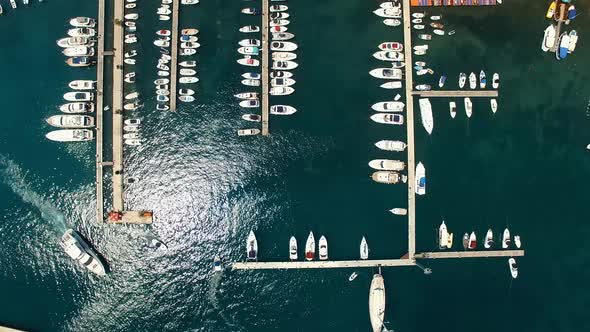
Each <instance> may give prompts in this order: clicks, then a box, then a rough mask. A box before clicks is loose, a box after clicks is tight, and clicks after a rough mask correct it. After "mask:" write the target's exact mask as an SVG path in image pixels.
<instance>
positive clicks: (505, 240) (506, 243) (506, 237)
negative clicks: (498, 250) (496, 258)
mask: <svg viewBox="0 0 590 332" xmlns="http://www.w3.org/2000/svg"><path fill="white" fill-rule="evenodd" d="M508 247H510V231H509V230H508V228H505V229H504V233H502V249H508Z"/></svg>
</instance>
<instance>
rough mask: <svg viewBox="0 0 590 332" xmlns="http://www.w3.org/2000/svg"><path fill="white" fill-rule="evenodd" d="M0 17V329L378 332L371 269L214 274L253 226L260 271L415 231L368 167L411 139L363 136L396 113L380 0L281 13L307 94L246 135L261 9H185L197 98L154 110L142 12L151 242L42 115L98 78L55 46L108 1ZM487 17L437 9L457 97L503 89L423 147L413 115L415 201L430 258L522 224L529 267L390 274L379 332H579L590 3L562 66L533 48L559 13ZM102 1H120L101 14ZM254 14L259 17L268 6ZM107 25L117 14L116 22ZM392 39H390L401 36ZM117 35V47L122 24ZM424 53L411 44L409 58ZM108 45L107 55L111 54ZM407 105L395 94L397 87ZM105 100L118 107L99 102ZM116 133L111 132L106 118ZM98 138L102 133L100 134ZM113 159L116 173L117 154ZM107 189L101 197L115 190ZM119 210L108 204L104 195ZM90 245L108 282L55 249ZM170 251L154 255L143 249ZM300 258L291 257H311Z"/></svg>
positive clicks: (132, 196)
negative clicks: (381, 107) (309, 253)
mask: <svg viewBox="0 0 590 332" xmlns="http://www.w3.org/2000/svg"><path fill="white" fill-rule="evenodd" d="M31 2H32V3H31V5H30V6H29V7H28V8H27V7H25V6H22V5H21V6H20V7H19V9H18V10H17V11H16V12H13V11H12V10H11V9H10V8H9V6H8V2H7V1H3V2H2V5H3V6H4V9H5V14H4V15H3V16H2V17H0V31H2V33H1V34H0V42H1V44H2V50H1V51H0V63H2V80H1V81H0V87H1V89H0V91H1V95H2V98H0V110H2V114H3V117H2V121H0V126H1V127H0V198H1V199H0V209H1V211H0V216H1V217H0V218H1V219H0V239H1V240H2V246H1V248H2V249H1V250H0V266H1V268H0V324H1V325H8V326H12V327H17V328H21V329H25V330H29V331H293V332H294V331H369V330H370V323H369V317H368V303H367V302H368V301H367V300H368V289H369V284H370V280H371V276H372V273H373V272H375V271H371V270H369V269H367V270H358V272H359V274H360V276H359V278H357V280H355V281H354V282H352V283H349V282H348V275H349V274H350V273H351V272H352V271H351V270H318V271H265V272H253V271H244V272H231V271H229V270H226V271H224V272H223V274H222V275H217V276H215V275H213V273H212V271H211V270H212V269H211V267H212V266H211V265H212V264H211V260H212V257H213V256H214V255H215V254H220V255H221V256H222V257H223V259H224V260H225V261H236V260H238V261H239V260H243V259H244V241H245V238H246V235H247V233H248V232H249V230H250V229H255V230H256V234H257V236H258V240H259V247H260V255H259V258H260V260H262V261H270V260H286V259H287V244H288V239H289V237H290V236H291V235H295V236H296V237H297V238H298V240H299V244H300V247H302V246H303V243H304V240H305V237H306V236H307V234H308V232H309V231H310V230H312V231H314V233H315V234H316V236H319V235H321V234H324V235H326V237H327V238H328V241H329V243H330V256H331V258H332V259H354V258H356V257H358V244H359V242H360V239H361V237H362V236H363V235H364V236H366V238H367V240H368V242H369V246H370V248H371V256H372V257H374V258H391V257H394V258H395V257H400V256H402V255H403V254H405V252H406V249H405V248H407V235H406V231H407V224H406V222H405V221H404V219H403V218H399V217H395V216H393V215H391V214H390V213H389V212H387V210H388V209H390V208H393V207H401V206H404V205H405V203H404V202H405V201H406V199H407V192H406V188H405V187H403V186H401V185H398V186H386V185H380V184H376V183H373V182H372V181H371V180H370V179H369V174H370V170H369V168H368V166H367V162H368V161H369V160H370V159H374V158H384V157H390V156H393V155H392V154H389V153H385V152H382V151H378V150H377V149H376V148H375V147H374V146H373V143H374V142H376V141H378V140H380V139H405V127H400V128H398V127H389V126H384V125H378V124H376V123H373V122H372V121H370V120H369V115H370V114H371V112H370V111H369V109H370V105H371V104H373V103H375V102H377V101H384V100H388V99H391V98H392V93H391V91H387V90H383V89H380V88H379V87H378V82H377V80H376V79H373V78H371V77H370V76H369V75H368V74H367V73H368V71H369V70H370V69H372V68H375V67H379V66H382V64H380V63H379V62H378V61H377V60H375V59H373V58H372V57H371V54H372V53H373V52H375V51H376V48H375V46H376V45H377V44H378V43H379V42H381V41H385V40H390V41H398V40H401V30H400V29H399V28H398V29H397V30H396V29H393V30H392V29H391V28H387V27H385V26H384V25H383V24H382V23H381V22H380V21H381V20H380V19H379V18H377V17H376V16H374V15H373V14H372V13H371V11H372V10H373V9H375V8H376V7H377V2H376V1H336V0H325V1H295V0H293V1H290V2H289V3H288V5H289V6H290V14H291V18H289V20H291V22H292V23H291V25H289V31H290V32H294V33H295V34H296V36H297V38H296V42H297V43H298V44H299V46H300V50H299V51H298V56H299V58H298V60H297V62H298V63H299V68H298V69H297V70H295V79H296V80H297V85H296V93H295V94H294V95H292V96H289V97H283V98H280V99H279V98H273V99H272V100H271V101H272V102H273V103H287V104H291V105H293V106H295V107H297V108H298V110H299V111H298V112H297V113H296V114H295V115H293V116H291V117H283V118H276V117H273V118H272V119H271V123H270V128H271V133H272V134H271V136H270V137H268V138H264V137H247V138H238V137H236V135H235V131H236V129H238V128H242V127H246V126H247V124H245V123H243V121H242V120H241V119H240V115H241V114H242V113H243V112H242V110H240V109H239V107H237V103H236V101H235V100H234V98H233V94H234V93H237V92H239V91H244V89H243V88H242V87H241V86H240V83H239V80H240V79H241V78H240V74H241V73H242V72H243V69H244V68H240V66H239V65H238V64H236V59H237V58H238V56H237V54H236V52H235V49H236V48H237V42H238V40H240V39H242V38H244V37H243V36H240V34H239V33H238V32H237V29H238V27H240V26H241V25H246V24H254V23H255V22H257V20H258V19H257V18H252V17H244V16H243V15H240V14H239V10H240V8H242V7H244V6H245V5H246V4H253V3H254V2H242V1H219V0H218V1H207V0H203V1H202V2H203V3H202V4H200V5H198V6H196V7H192V8H186V9H185V10H184V11H183V13H182V14H181V26H183V27H189V26H196V27H198V28H199V29H200V30H201V33H200V36H199V42H200V43H201V44H202V47H201V49H200V50H199V55H198V61H199V67H198V70H199V77H200V79H201V82H200V83H199V85H198V88H197V95H196V97H197V102H196V103H194V104H190V105H186V104H184V105H181V107H180V111H179V112H177V113H174V114H172V113H169V112H158V111H156V110H155V97H154V90H153V84H152V81H153V80H154V79H155V78H156V69H155V64H156V60H157V56H158V51H157V50H156V48H155V47H154V46H153V45H152V41H153V38H154V32H155V31H156V30H158V29H161V28H164V27H165V25H163V24H162V23H161V22H159V21H158V20H157V17H156V14H155V13H156V8H157V6H158V2H157V1H139V2H138V3H139V6H138V7H139V8H138V9H139V12H140V13H141V16H142V17H141V19H140V23H139V31H138V34H139V36H140V43H138V44H137V45H136V46H135V47H136V48H137V49H138V50H139V52H140V54H141V57H140V58H139V60H138V65H137V66H136V71H137V75H138V84H137V86H136V87H135V88H136V89H137V90H139V91H140V92H141V93H142V94H143V96H144V99H143V102H144V104H145V107H144V108H142V109H140V110H139V111H137V112H136V114H135V115H137V116H140V117H141V118H142V121H143V123H144V126H143V130H142V135H143V138H144V143H143V145H142V146H141V147H139V148H135V149H127V150H126V151H125V154H126V159H125V165H126V169H127V173H128V174H129V175H130V176H133V177H136V178H137V179H139V181H138V182H137V183H136V184H134V185H132V186H129V187H128V188H127V189H126V198H127V204H128V207H129V208H131V209H133V208H137V209H139V208H147V209H153V210H154V211H155V213H156V217H157V220H156V222H155V223H154V224H153V225H152V226H149V227H138V226H117V225H106V224H97V223H96V220H95V214H94V202H95V197H94V194H95V189H94V174H95V173H94V143H87V144H86V143H84V144H71V145H70V144H57V143H54V142H50V141H47V140H46V139H45V138H44V134H45V133H46V132H47V131H48V130H50V128H49V126H48V125H46V124H45V121H44V119H45V118H47V117H48V116H50V115H52V114H57V113H58V111H57V106H58V105H59V104H61V103H62V99H61V96H62V94H63V93H64V92H66V91H67V90H68V89H67V83H68V82H69V81H70V80H73V79H80V78H93V77H94V75H95V74H94V73H95V70H94V69H72V68H69V67H67V66H66V65H65V64H64V63H63V60H64V58H63V56H62V55H61V54H60V49H58V47H57V46H56V45H55V40H56V39H58V38H60V37H62V36H63V35H64V34H65V31H66V29H67V25H66V23H67V20H68V19H69V18H70V17H74V16H79V15H86V16H95V13H96V3H95V1H83V0H77V1H66V0H53V1H46V2H44V3H42V4H39V3H37V2H35V1H33V0H31ZM504 2H505V4H504V5H502V6H499V7H496V8H452V9H437V10H430V11H429V13H443V15H444V16H445V17H444V23H445V24H447V29H455V30H456V31H457V33H456V35H454V36H452V37H444V38H442V37H441V38H435V39H434V40H433V41H432V42H431V43H430V51H429V52H428V55H427V56H426V57H425V61H427V62H428V63H429V64H430V65H431V67H432V68H433V69H434V70H435V72H436V73H435V75H434V77H424V76H422V77H419V78H416V81H417V82H420V83H430V84H432V85H435V84H436V81H437V80H438V75H440V74H442V73H444V74H446V75H447V76H448V77H449V80H448V82H447V87H449V88H450V87H456V85H457V83H456V80H457V76H458V73H459V72H461V71H464V72H468V73H469V72H471V71H474V72H478V71H479V70H480V69H482V68H483V69H485V70H486V72H487V73H488V75H490V76H491V73H493V72H499V73H500V74H501V78H502V82H501V87H500V98H499V99H498V102H499V111H498V113H497V114H496V115H492V113H491V111H490V110H489V103H488V101H487V100H474V115H473V117H472V118H471V119H470V120H469V121H467V119H466V117H465V115H464V113H463V103H462V101H461V100H459V101H458V102H457V104H458V106H459V107H458V109H459V114H458V116H457V118H456V119H454V120H451V119H450V117H449V115H448V106H447V101H446V100H444V101H439V100H433V107H434V112H435V115H434V117H435V129H434V133H433V135H432V136H430V137H428V136H427V135H426V134H425V132H424V130H423V129H422V126H421V124H420V123H419V115H418V114H417V115H416V118H417V119H416V120H417V121H418V122H417V123H416V157H417V159H418V160H421V161H423V162H424V163H425V165H426V168H427V177H428V194H427V195H426V196H425V197H419V198H418V199H417V205H416V206H417V249H418V251H429V250H432V249H434V248H435V229H436V227H438V225H439V224H440V221H441V219H442V218H444V219H445V220H446V223H447V225H448V226H449V229H450V230H451V231H452V232H454V233H455V238H456V240H455V247H456V248H459V247H460V243H459V242H460V237H461V234H462V233H463V232H465V231H471V230H475V231H476V232H477V234H478V235H479V238H480V239H481V238H482V237H483V235H484V233H485V231H486V230H487V228H489V227H493V228H494V230H495V231H496V235H499V233H500V231H501V230H502V229H503V228H504V227H506V226H509V227H510V229H511V230H512V232H513V233H517V234H520V235H521V236H522V239H523V245H524V248H525V249H526V257H524V258H520V259H518V263H519V268H520V276H519V278H518V279H517V280H515V281H512V280H511V278H510V276H509V273H508V268H507V262H506V260H505V259H481V260H440V261H425V262H422V263H423V264H425V265H427V266H428V267H430V268H432V269H433V271H434V273H433V274H432V275H430V276H425V275H424V274H422V272H421V271H420V270H419V269H418V268H416V267H413V268H388V269H384V271H383V274H384V277H385V283H386V290H387V311H386V320H387V321H388V322H389V324H388V326H389V327H390V328H391V329H394V330H395V331H433V330H436V331H445V332H446V331H453V332H454V331H457V332H459V331H470V332H471V331H481V332H487V331H490V332H491V331H494V332H495V331H500V330H501V331H588V330H589V329H590V322H589V319H588V304H589V302H590V291H589V290H588V287H587V286H586V284H587V282H588V280H589V277H590V268H589V263H590V254H589V253H588V252H589V249H590V240H589V238H590V226H589V224H588V220H590V215H589V209H588V200H587V190H586V189H587V188H588V186H589V181H588V179H589V175H590V159H589V156H588V153H589V152H588V151H587V150H586V149H585V146H586V144H588V143H590V134H589V131H588V128H589V125H590V121H589V119H588V116H589V114H590V113H589V102H590V83H589V82H590V80H589V72H590V66H589V65H588V59H589V57H590V51H589V49H588V47H587V46H586V45H587V40H588V38H587V37H588V34H589V33H590V29H589V27H590V19H589V18H588V17H589V16H588V15H587V13H589V12H590V6H589V5H588V4H587V3H584V2H582V1H578V3H576V6H577V8H578V12H581V15H580V17H579V18H578V19H577V20H576V21H575V22H573V23H572V25H571V26H572V27H573V28H575V29H576V30H577V31H578V34H579V35H580V40H579V42H578V48H577V50H576V52H575V53H574V54H572V55H570V57H568V58H567V59H566V60H565V61H562V62H557V61H556V60H555V59H554V57H553V56H552V55H551V54H542V52H541V51H540V41H541V37H542V34H543V30H544V29H545V27H546V26H547V24H548V21H546V20H545V18H544V13H545V10H546V5H547V4H546V3H545V2H546V1H532V0H529V1H509V0H506V1H504ZM109 3H110V1H109ZM257 4H258V5H259V3H257ZM108 9H109V10H110V9H111V8H110V7H109V8H108ZM392 31H393V32H392ZM107 33H112V31H111V30H109V31H108V32H107ZM415 43H416V44H417V43H418V42H415ZM107 47H108V45H107ZM394 93H395V92H394ZM107 102H108V100H107ZM107 124H108V122H107ZM106 131H107V134H108V133H110V128H109V127H108V125H107V128H106ZM108 144H109V142H107V147H106V149H105V158H106V159H110V157H109V154H108V151H109V150H108V147H109V146H108ZM108 182H109V177H108V174H107V175H106V176H105V183H106V184H107V185H106V186H105V192H108V189H109V186H108ZM107 205H110V200H107ZM67 227H72V228H76V229H78V230H79V231H80V232H81V233H82V234H83V235H84V236H86V237H87V238H88V239H89V240H90V241H91V242H92V243H93V244H94V245H95V247H96V248H97V250H98V251H99V252H100V253H101V254H102V255H103V256H104V257H105V259H106V261H107V262H108V264H109V266H110V269H111V273H110V274H109V275H108V276H106V277H104V278H96V277H95V276H93V275H90V274H89V273H87V272H86V271H83V270H82V268H80V267H79V266H78V265H77V264H75V263H73V262H72V261H71V260H70V259H69V258H67V257H66V255H65V254H64V253H63V252H62V250H61V248H60V247H59V245H58V241H59V237H60V236H61V234H62V233H63V231H64V230H65V229H66V228H67ZM152 234H153V235H156V236H158V237H159V238H161V239H162V240H163V241H164V242H166V243H167V244H168V246H169V250H168V251H167V252H163V251H155V250H154V249H152V248H150V247H149V245H148V240H147V239H146V237H148V236H150V235H152ZM301 254H302V252H301V251H300V255H301Z"/></svg>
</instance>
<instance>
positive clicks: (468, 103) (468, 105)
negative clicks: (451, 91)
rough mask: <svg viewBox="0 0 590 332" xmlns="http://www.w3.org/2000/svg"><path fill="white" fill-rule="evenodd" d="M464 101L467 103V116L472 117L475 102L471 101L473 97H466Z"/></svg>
mask: <svg viewBox="0 0 590 332" xmlns="http://www.w3.org/2000/svg"><path fill="white" fill-rule="evenodd" d="M463 102H464V103H465V114H467V117H468V118H470V117H471V114H473V103H471V98H469V97H465V99H463Z"/></svg>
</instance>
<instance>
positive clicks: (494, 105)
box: [490, 98, 498, 114]
mask: <svg viewBox="0 0 590 332" xmlns="http://www.w3.org/2000/svg"><path fill="white" fill-rule="evenodd" d="M490 107H491V109H492V113H494V114H496V112H497V111H498V102H497V101H496V98H492V99H490Z"/></svg>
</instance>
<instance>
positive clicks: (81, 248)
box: [59, 229, 106, 276]
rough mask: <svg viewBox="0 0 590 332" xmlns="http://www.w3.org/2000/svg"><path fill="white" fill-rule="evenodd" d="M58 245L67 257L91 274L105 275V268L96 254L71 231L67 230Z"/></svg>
mask: <svg viewBox="0 0 590 332" xmlns="http://www.w3.org/2000/svg"><path fill="white" fill-rule="evenodd" d="M59 244H60V246H61V247H62V248H63V249H64V251H65V252H66V254H68V256H70V257H71V258H72V259H74V260H76V261H78V262H79V263H80V264H81V265H83V266H84V267H86V268H87V269H88V270H90V271H91V272H93V273H95V274H97V275H99V276H104V275H106V268H105V266H104V265H103V263H102V262H101V260H100V258H98V255H97V254H96V252H94V250H93V249H92V248H90V246H89V245H88V243H86V241H84V239H82V237H81V236H80V235H79V234H78V233H77V232H76V231H74V230H73V229H68V230H67V231H66V232H65V233H64V235H63V236H62V237H61V242H60V243H59Z"/></svg>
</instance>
